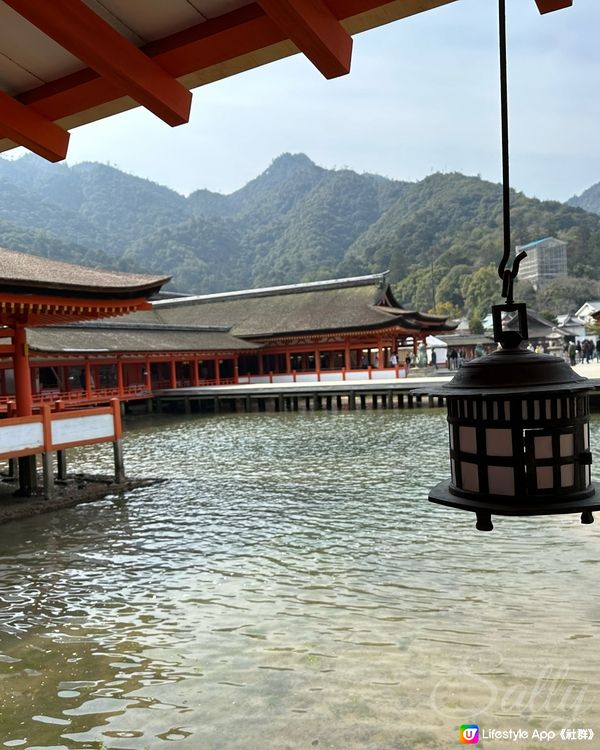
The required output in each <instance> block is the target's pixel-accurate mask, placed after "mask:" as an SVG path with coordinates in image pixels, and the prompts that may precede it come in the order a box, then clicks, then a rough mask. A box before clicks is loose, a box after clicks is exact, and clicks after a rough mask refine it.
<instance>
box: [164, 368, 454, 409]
mask: <svg viewBox="0 0 600 750" xmlns="http://www.w3.org/2000/svg"><path fill="white" fill-rule="evenodd" d="M448 380H450V376H448V375H440V376H437V377H429V378H419V377H409V378H402V379H400V380H398V379H395V378H390V379H380V380H364V381H356V380H355V381H348V380H345V381H342V380H340V381H326V382H317V381H314V382H302V383H260V384H250V385H247V384H244V385H225V386H215V385H212V386H200V387H191V388H173V389H170V388H166V389H163V390H161V391H155V392H154V394H153V396H154V403H155V405H156V409H157V411H159V412H160V411H164V410H178V411H179V410H181V409H182V408H183V410H184V411H185V412H186V413H191V412H194V411H214V412H219V411H241V412H254V411H261V412H262V411H320V410H332V409H336V410H351V411H353V410H356V409H379V408H382V409H394V408H397V409H402V408H404V407H407V408H412V407H415V406H422V405H427V406H442V405H443V403H444V399H443V398H442V397H438V396H422V395H414V394H412V391H413V390H414V389H415V388H422V387H426V386H427V385H431V386H434V385H436V386H439V385H440V384H441V383H443V382H447V381H448Z"/></svg>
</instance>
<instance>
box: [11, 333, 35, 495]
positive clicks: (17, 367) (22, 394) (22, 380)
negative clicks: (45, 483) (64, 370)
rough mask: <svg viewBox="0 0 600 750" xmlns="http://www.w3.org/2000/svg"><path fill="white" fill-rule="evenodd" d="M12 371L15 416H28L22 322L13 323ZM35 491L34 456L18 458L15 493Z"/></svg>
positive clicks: (29, 400) (28, 390)
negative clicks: (15, 406)
mask: <svg viewBox="0 0 600 750" xmlns="http://www.w3.org/2000/svg"><path fill="white" fill-rule="evenodd" d="M12 341H13V345H14V352H13V373H14V378H15V401H16V402H17V416H18V417H30V416H31V415H32V413H33V394H32V391H31V373H30V371H29V352H28V349H27V332H26V330H25V325H24V324H23V323H15V326H14V334H13V337H12ZM36 492H37V466H36V458H35V456H22V457H21V458H19V489H18V490H17V493H16V494H17V495H21V496H29V495H35V494H36Z"/></svg>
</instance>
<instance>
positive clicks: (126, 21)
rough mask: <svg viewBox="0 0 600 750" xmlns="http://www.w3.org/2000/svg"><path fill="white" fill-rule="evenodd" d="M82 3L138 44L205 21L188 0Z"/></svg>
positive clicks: (103, 0) (87, 0)
mask: <svg viewBox="0 0 600 750" xmlns="http://www.w3.org/2000/svg"><path fill="white" fill-rule="evenodd" d="M85 3H86V5H88V6H89V7H90V8H91V9H92V10H93V11H94V13H97V14H98V15H99V16H101V17H102V18H104V20H105V21H108V23H110V25H111V26H114V27H115V28H116V29H117V31H119V32H120V33H121V34H123V36H126V37H127V38H128V39H130V40H131V41H132V42H134V44H135V45H136V46H138V47H139V46H141V45H142V44H144V42H150V41H153V40H154V39H161V38H162V37H164V36H168V35H169V34H174V33H175V32H176V31H181V30H182V29H187V28H189V27H190V26H195V25H196V24H198V23H202V21H205V20H206V18H205V17H204V16H203V15H202V14H201V13H200V12H199V11H198V10H197V8H195V7H194V5H192V3H190V2H188V0H85Z"/></svg>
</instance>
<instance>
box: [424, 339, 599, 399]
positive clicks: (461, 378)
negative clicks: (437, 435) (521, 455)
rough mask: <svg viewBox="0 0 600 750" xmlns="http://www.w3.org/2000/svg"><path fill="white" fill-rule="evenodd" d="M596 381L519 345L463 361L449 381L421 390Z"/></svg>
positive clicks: (570, 388) (441, 392)
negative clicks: (517, 347)
mask: <svg viewBox="0 0 600 750" xmlns="http://www.w3.org/2000/svg"><path fill="white" fill-rule="evenodd" d="M597 385H600V381H597V380H589V379H588V378H584V377H583V376H582V375H578V374H577V373H576V372H575V370H573V368H572V367H570V365H568V364H567V362H565V361H564V360H563V359H562V358H560V357H555V356H554V355H552V354H537V353H536V352H532V351H530V350H529V349H520V348H519V349H498V350H497V351H495V352H492V353H491V354H486V355H484V356H483V357H478V358H477V359H473V360H471V361H470V362H466V363H465V364H464V365H463V366H462V367H461V368H460V369H459V370H458V372H457V373H456V375H455V376H454V377H453V378H452V380H451V381H450V382H448V383H445V384H444V385H440V386H439V387H437V388H435V389H433V390H432V389H430V388H424V389H422V391H423V392H426V393H428V394H430V395H434V396H488V395H489V396H499V395H506V396H510V395H516V394H518V393H523V394H524V395H530V394H533V393H545V394H550V393H551V392H554V393H556V392H560V391H565V392H574V391H589V390H591V389H593V388H594V387H596V386H597ZM417 392H418V391H417Z"/></svg>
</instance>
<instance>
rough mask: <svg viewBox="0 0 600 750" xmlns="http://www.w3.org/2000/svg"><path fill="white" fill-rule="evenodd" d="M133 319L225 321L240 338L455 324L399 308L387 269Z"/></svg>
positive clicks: (217, 297) (160, 307) (212, 298)
mask: <svg viewBox="0 0 600 750" xmlns="http://www.w3.org/2000/svg"><path fill="white" fill-rule="evenodd" d="M136 320H146V321H149V320H153V321H155V322H160V323H164V324H168V325H177V324H182V323H187V324H202V325H225V326H230V327H231V332H232V333H233V334H234V335H235V336H241V337H244V338H247V337H251V338H267V337H270V336H293V335H299V334H307V333H317V334H318V333H327V332H337V331H340V332H343V331H354V330H377V329H382V328H389V327H399V328H401V329H403V330H405V331H406V332H407V333H408V334H410V333H411V332H416V331H422V330H427V331H428V332H429V331H431V332H443V331H450V330H453V328H454V326H453V325H452V324H450V325H449V324H447V323H446V318H443V317H439V316H434V315H425V314H423V313H419V312H416V311H411V310H403V309H402V308H401V307H400V306H399V304H398V302H397V301H396V299H395V298H394V296H393V293H392V291H391V289H390V286H389V284H388V282H387V278H386V274H373V275H369V276H359V277H355V278H349V279H333V280H330V281H318V282H311V283H307V284H294V285H289V286H280V287H270V288H266V289H247V290H244V291H239V292H226V293H223V294H207V295H202V296H195V297H188V298H181V299H175V300H165V301H158V302H155V303H153V310H152V313H136Z"/></svg>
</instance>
